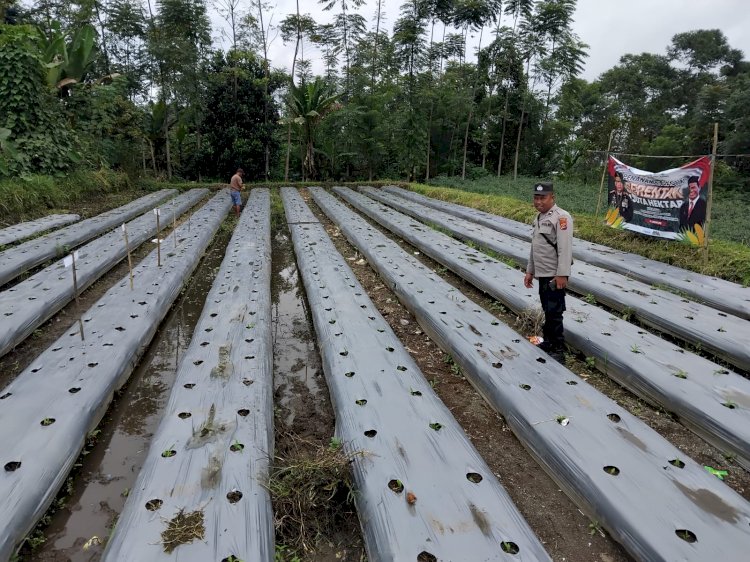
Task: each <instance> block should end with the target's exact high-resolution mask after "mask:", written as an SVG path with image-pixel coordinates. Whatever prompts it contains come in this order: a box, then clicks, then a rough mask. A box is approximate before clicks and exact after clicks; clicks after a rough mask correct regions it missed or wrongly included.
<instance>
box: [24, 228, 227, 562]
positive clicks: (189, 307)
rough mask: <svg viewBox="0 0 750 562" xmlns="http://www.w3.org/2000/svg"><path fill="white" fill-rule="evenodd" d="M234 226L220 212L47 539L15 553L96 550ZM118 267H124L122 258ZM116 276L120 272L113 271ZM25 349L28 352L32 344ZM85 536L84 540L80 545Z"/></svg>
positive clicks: (88, 554) (90, 555) (73, 558)
mask: <svg viewBox="0 0 750 562" xmlns="http://www.w3.org/2000/svg"><path fill="white" fill-rule="evenodd" d="M233 226H234V219H232V218H228V219H226V221H225V223H224V225H223V227H222V228H221V229H220V230H219V233H218V234H217V236H216V237H215V238H214V241H213V242H212V244H211V246H210V247H209V249H208V251H207V252H206V255H205V256H204V257H203V259H202V260H201V262H200V263H199V265H198V267H197V269H196V271H195V273H194V275H193V276H192V277H191V279H190V280H189V282H188V283H187V285H186V287H185V288H184V289H183V291H182V292H181V294H180V296H179V297H178V299H177V301H175V304H174V305H173V306H172V308H171V309H170V312H169V314H168V315H167V317H166V318H165V320H164V321H163V322H162V324H161V326H160V327H159V330H158V332H157V334H156V336H155V337H154V340H153V341H152V343H151V345H150V346H149V348H148V350H147V351H146V353H145V354H144V356H143V357H142V358H141V361H140V363H139V366H138V367H137V368H136V369H135V371H134V372H133V374H132V375H131V377H130V380H129V381H128V383H127V384H126V385H125V386H124V387H123V388H122V389H121V390H120V391H119V392H118V393H117V394H116V396H115V400H114V401H113V403H112V405H111V406H110V408H109V410H108V412H107V414H106V415H105V417H104V418H103V420H102V422H101V423H100V424H99V427H98V428H97V429H96V430H95V431H94V435H95V441H96V442H95V444H93V446H91V447H87V449H86V451H85V452H84V454H83V455H82V456H81V457H80V458H79V460H78V464H80V466H78V468H77V469H76V470H75V471H74V473H73V475H72V476H73V478H72V480H69V481H70V482H71V483H72V493H69V492H68V491H64V492H61V495H60V496H58V501H56V502H55V504H54V505H58V506H60V504H64V505H63V506H62V507H58V509H57V510H56V511H54V513H51V514H48V515H50V522H49V524H48V525H47V526H46V528H44V529H42V531H43V533H44V536H45V537H46V541H45V542H44V544H43V545H42V546H40V547H38V548H37V549H36V550H34V552H31V551H30V550H29V549H28V548H26V549H25V550H23V551H22V553H21V556H20V558H19V560H22V561H27V560H28V561H31V562H42V561H44V562H84V561H85V562H88V561H94V560H99V559H100V558H101V555H102V553H103V552H104V547H105V545H106V541H107V538H108V537H109V535H110V533H111V530H112V528H113V527H114V525H115V523H116V521H117V517H118V516H119V514H120V512H121V511H122V508H123V506H124V505H125V501H126V498H127V494H128V492H129V490H130V488H131V486H133V484H134V483H135V480H136V478H137V476H138V473H139V472H140V469H141V466H142V463H143V460H144V459H145V457H146V453H147V452H148V447H149V443H150V441H151V437H152V436H153V433H154V431H155V430H156V428H157V427H158V424H159V422H160V420H161V417H162V413H163V409H164V407H165V406H166V403H167V400H168V399H169V394H170V390H171V388H172V384H173V382H174V379H175V376H176V373H177V365H178V364H179V361H180V359H181V357H182V355H183V353H184V352H185V350H186V349H187V347H188V345H189V343H190V339H191V337H192V334H193V329H194V327H195V324H196V323H197V321H198V318H199V317H200V314H201V311H202V310H203V305H204V303H205V299H206V296H207V294H208V291H209V290H210V288H211V284H212V283H213V280H214V278H215V276H216V272H217V270H218V268H219V265H220V264H221V261H222V259H223V257H224V251H225V249H226V245H227V243H228V241H229V238H230V236H231V228H232V227H233ZM146 246H148V245H146ZM151 250H152V248H150V247H146V248H144V249H143V251H144V253H145V252H148V251H151ZM113 274H114V273H113ZM124 274H127V266H126V265H125V272H124ZM122 276H123V274H122V272H121V273H120V275H119V276H117V277H116V279H120V278H122ZM97 285H103V286H104V288H103V289H101V291H100V292H101V293H103V292H105V291H106V289H107V288H109V286H110V284H109V283H107V282H106V280H105V279H102V280H101V281H100V282H99V283H98V284H97ZM99 296H101V295H99ZM96 298H98V297H96ZM87 299H90V300H91V302H93V301H94V300H96V299H95V298H94V294H92V295H87ZM84 310H85V308H84ZM53 322H54V321H53ZM48 324H53V325H52V326H51V327H49V328H48V329H47V330H45V334H44V336H43V338H44V339H46V338H47V337H48V336H49V334H47V333H46V332H54V331H55V329H56V328H57V324H58V323H57V322H54V323H48ZM59 324H62V325H64V326H67V325H68V322H63V321H60V322H59ZM40 339H42V338H40ZM29 347H34V348H35V349H36V351H37V352H38V350H39V348H40V347H39V341H38V340H35V341H32V342H31V345H30V346H29ZM28 353H29V354H31V350H29V351H28ZM68 493H69V496H68ZM66 496H68V497H66ZM93 537H97V539H98V540H97V539H94V538H93ZM87 542H89V543H90V544H89V545H86V543H87ZM84 545H86V547H84Z"/></svg>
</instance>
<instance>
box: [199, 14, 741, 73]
mask: <svg viewBox="0 0 750 562" xmlns="http://www.w3.org/2000/svg"><path fill="white" fill-rule="evenodd" d="M218 1H219V2H220V1H221V0H218ZM266 1H268V2H269V5H270V6H271V8H270V12H272V13H271V23H272V24H278V22H280V21H281V20H282V19H283V18H284V17H285V16H286V15H287V14H293V13H295V11H296V2H295V0H266ZM403 1H404V0H382V5H383V10H384V12H385V14H386V17H385V27H386V28H387V29H388V30H389V31H390V29H391V28H392V26H393V22H394V21H395V20H396V19H398V13H399V6H400V5H401V4H402V3H403ZM249 3H250V0H242V5H243V6H247V5H249ZM299 4H300V12H301V13H303V14H310V15H311V16H312V17H313V18H314V19H315V21H317V22H318V23H325V22H327V21H330V20H331V19H332V17H333V14H332V13H331V12H324V11H323V9H322V7H321V6H320V5H319V4H318V2H317V1H316V0H299ZM376 7H377V0H367V2H366V4H365V6H364V7H363V8H362V9H360V10H359V11H360V13H362V15H364V16H365V17H366V18H367V20H368V21H370V22H371V26H372V28H373V29H374V14H375V9H376ZM747 8H748V6H747V0H627V1H622V0H578V5H577V9H576V13H575V23H574V25H573V30H574V32H575V33H577V34H578V36H579V37H580V38H581V40H582V41H583V42H584V43H587V44H588V45H589V51H588V53H589V56H588V58H587V59H586V62H585V69H584V72H583V74H582V78H585V79H586V80H589V81H592V80H595V79H596V78H597V77H598V76H599V75H600V74H601V73H602V72H604V71H606V70H608V69H609V68H612V67H613V66H614V65H615V64H617V63H618V61H619V60H620V57H621V56H622V55H624V54H627V53H642V52H650V53H657V54H664V53H665V52H666V47H667V45H669V43H670V41H671V38H672V36H673V35H675V34H676V33H680V32H683V31H691V30H694V29H720V30H722V31H723V32H724V34H725V35H726V36H727V38H728V40H729V45H730V46H731V47H732V48H735V49H740V50H742V51H743V52H744V53H745V59H748V58H750V33H748V32H747V29H748V26H750V10H748V9H747ZM212 23H213V28H214V36H215V39H216V41H217V43H218V44H220V45H222V44H223V46H226V45H227V43H226V42H225V41H224V43H222V38H221V32H220V29H221V28H226V27H227V25H226V22H225V21H224V20H223V19H222V18H221V17H220V16H219V15H218V13H216V11H213V12H212ZM381 25H382V23H381ZM486 38H487V35H486V34H485V44H486ZM477 43H478V36H475V37H474V39H473V42H471V43H470V44H469V49H470V52H473V51H474V49H476V44H477ZM314 52H315V51H314V50H313V49H312V46H311V45H310V46H309V45H305V56H306V58H308V59H311V61H312V62H313V71H314V72H316V73H320V72H322V70H323V65H322V62H321V61H320V57H319V55H318V54H317V52H315V54H313V53H314ZM293 55H294V43H291V44H289V45H284V43H283V42H282V40H281V36H277V37H276V38H275V39H274V40H273V42H272V44H271V49H270V51H269V56H270V58H271V61H272V65H273V66H274V67H278V68H287V69H290V68H291V64H292V57H293Z"/></svg>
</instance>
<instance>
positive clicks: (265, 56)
mask: <svg viewBox="0 0 750 562" xmlns="http://www.w3.org/2000/svg"><path fill="white" fill-rule="evenodd" d="M257 6H258V17H259V21H260V34H261V40H262V41H263V66H264V70H265V74H266V78H265V80H264V87H263V136H264V137H265V142H264V145H265V146H264V149H263V152H264V156H265V163H264V167H263V171H264V177H265V179H266V181H268V176H269V173H270V169H271V147H270V146H269V140H270V139H269V138H268V136H269V134H268V83H269V82H270V81H271V71H270V67H269V64H268V36H267V33H266V28H265V25H264V23H263V3H262V2H261V0H257Z"/></svg>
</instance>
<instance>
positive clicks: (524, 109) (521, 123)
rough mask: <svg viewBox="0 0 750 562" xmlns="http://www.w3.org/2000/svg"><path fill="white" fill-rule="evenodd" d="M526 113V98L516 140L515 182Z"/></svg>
mask: <svg viewBox="0 0 750 562" xmlns="http://www.w3.org/2000/svg"><path fill="white" fill-rule="evenodd" d="M525 112H526V96H525V95H524V97H523V104H521V120H520V121H519V122H518V137H517V138H516V155H515V157H514V158H513V181H516V179H518V153H519V152H520V150H521V131H523V117H524V114H525Z"/></svg>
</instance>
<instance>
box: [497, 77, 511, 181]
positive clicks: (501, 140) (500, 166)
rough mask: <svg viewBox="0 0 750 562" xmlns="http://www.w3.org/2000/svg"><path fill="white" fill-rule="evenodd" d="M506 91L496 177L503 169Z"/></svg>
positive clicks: (506, 110) (506, 105) (506, 117)
mask: <svg viewBox="0 0 750 562" xmlns="http://www.w3.org/2000/svg"><path fill="white" fill-rule="evenodd" d="M508 93H509V92H508V91H507V90H506V91H505V107H504V108H503V129H502V132H501V133H500V156H499V157H498V159H497V177H500V174H501V173H502V169H503V151H504V150H505V127H506V125H507V123H508Z"/></svg>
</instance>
